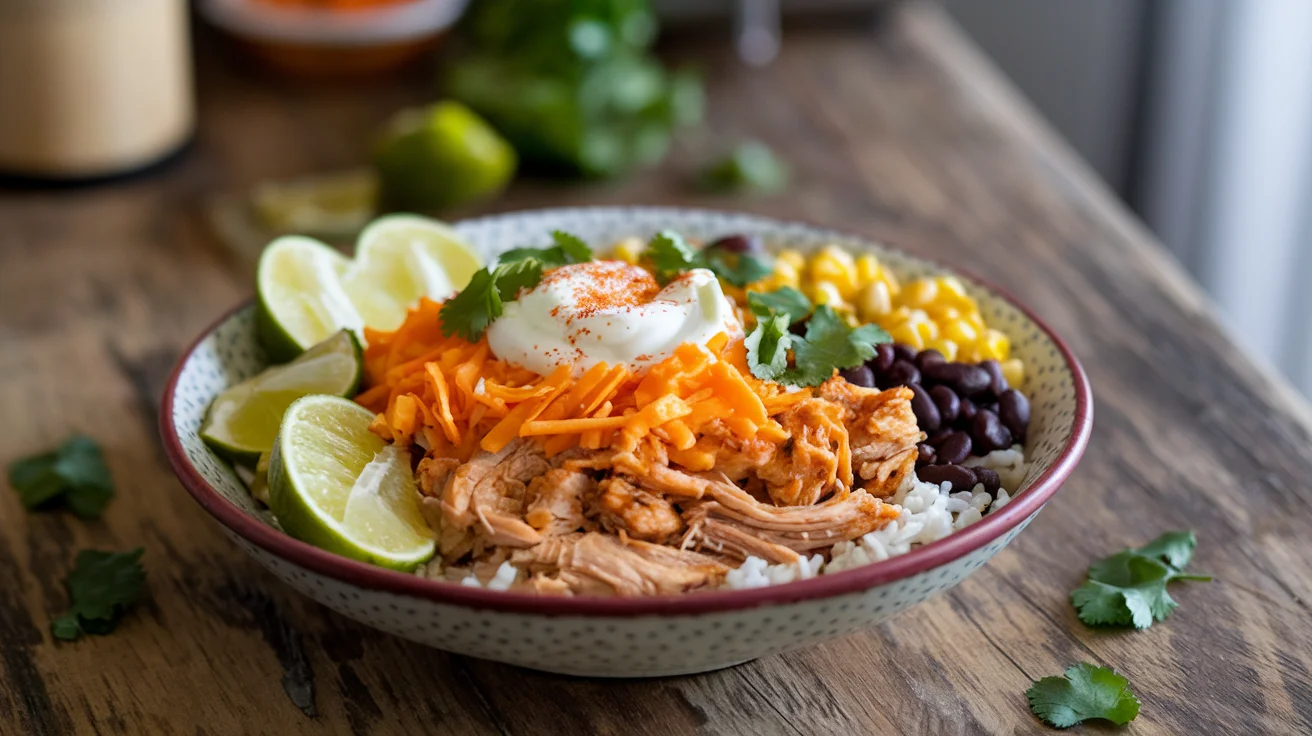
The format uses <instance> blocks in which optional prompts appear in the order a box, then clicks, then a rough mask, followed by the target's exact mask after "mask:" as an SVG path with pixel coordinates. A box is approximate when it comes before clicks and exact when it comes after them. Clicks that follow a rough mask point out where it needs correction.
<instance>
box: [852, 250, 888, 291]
mask: <svg viewBox="0 0 1312 736" xmlns="http://www.w3.org/2000/svg"><path fill="white" fill-rule="evenodd" d="M881 271H883V268H882V267H881V266H880V265H879V259H878V258H875V257H874V256H872V255H870V254H869V253H866V254H865V255H862V256H858V257H857V259H856V283H857V285H858V286H860V287H861V288H863V289H864V288H865V287H867V286H869V285H871V284H873V283H875V282H876V281H879V280H880V272H881Z"/></svg>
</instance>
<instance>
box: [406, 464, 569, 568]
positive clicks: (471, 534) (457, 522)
mask: <svg viewBox="0 0 1312 736" xmlns="http://www.w3.org/2000/svg"><path fill="white" fill-rule="evenodd" d="M550 467H551V466H550V463H548V462H547V458H546V456H545V455H544V454H543V453H542V450H541V449H539V448H538V446H537V444H536V443H534V442H530V441H526V440H516V441H515V442H512V443H510V444H509V445H507V446H506V447H505V448H504V449H503V450H501V452H496V453H490V452H479V453H477V454H476V455H474V456H473V457H472V458H470V460H469V462H467V463H465V464H464V465H461V466H460V467H459V468H457V469H456V471H455V472H454V473H451V474H450V476H449V477H448V478H447V481H446V485H445V487H444V488H443V490H442V523H441V526H440V527H439V529H438V548H439V550H440V551H441V553H442V556H443V557H445V558H446V559H447V560H454V559H458V558H460V557H462V556H464V555H465V554H466V553H468V552H469V551H471V550H472V549H473V548H474V546H475V544H476V543H480V542H481V543H482V544H483V545H484V546H495V545H506V546H510V547H532V546H533V545H535V544H537V543H538V542H540V541H542V535H541V534H540V533H538V531H537V530H536V529H534V528H533V527H531V526H529V525H528V523H527V522H525V521H524V519H523V512H524V497H525V494H526V491H527V486H526V485H525V484H526V483H528V482H529V481H530V480H532V479H533V478H536V477H538V476H539V475H542V474H543V473H545V472H546V471H547V470H548V469H549V468H550ZM425 495H430V494H429V493H425Z"/></svg>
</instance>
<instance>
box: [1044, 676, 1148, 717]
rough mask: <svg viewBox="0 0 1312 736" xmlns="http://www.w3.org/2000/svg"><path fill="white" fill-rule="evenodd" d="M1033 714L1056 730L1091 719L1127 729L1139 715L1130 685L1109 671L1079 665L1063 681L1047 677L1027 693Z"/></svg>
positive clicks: (1063, 677)
mask: <svg viewBox="0 0 1312 736" xmlns="http://www.w3.org/2000/svg"><path fill="white" fill-rule="evenodd" d="M1025 697H1027V698H1029V701H1030V710H1031V711H1033V712H1034V715H1036V716H1038V717H1039V719H1040V720H1042V721H1043V722H1044V723H1047V724H1048V725H1050V726H1055V727H1056V728H1069V727H1071V726H1074V725H1075V724H1077V723H1083V722H1084V721H1088V720H1092V719H1102V720H1107V721H1111V722H1112V723H1115V724H1117V725H1118V726H1124V725H1125V724H1127V723H1129V722H1130V721H1132V720H1134V718H1135V717H1136V716H1138V715H1139V699H1138V698H1137V697H1135V695H1134V692H1133V691H1131V690H1130V681H1129V680H1127V679H1125V678H1124V677H1123V676H1121V675H1119V674H1117V673H1116V672H1115V670H1113V669H1111V668H1110V667H1095V666H1093V665H1091V664H1077V665H1075V666H1074V667H1071V668H1070V669H1068V670H1066V674H1064V675H1063V676H1061V677H1045V678H1043V679H1042V680H1039V681H1038V682H1036V683H1034V685H1033V687H1031V688H1030V689H1029V690H1026V691H1025Z"/></svg>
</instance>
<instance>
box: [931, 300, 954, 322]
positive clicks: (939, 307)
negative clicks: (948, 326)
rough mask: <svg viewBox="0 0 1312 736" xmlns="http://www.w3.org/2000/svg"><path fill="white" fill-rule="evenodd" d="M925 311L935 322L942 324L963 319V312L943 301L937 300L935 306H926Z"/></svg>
mask: <svg viewBox="0 0 1312 736" xmlns="http://www.w3.org/2000/svg"><path fill="white" fill-rule="evenodd" d="M925 311H926V312H927V313H928V314H929V316H931V317H933V318H934V321H935V322H938V323H940V324H941V323H944V322H951V321H953V320H958V319H961V310H960V309H957V308H956V307H954V306H952V305H950V304H947V303H945V302H944V301H943V300H942V299H938V300H935V302H934V303H933V304H930V305H928V306H926V307H925Z"/></svg>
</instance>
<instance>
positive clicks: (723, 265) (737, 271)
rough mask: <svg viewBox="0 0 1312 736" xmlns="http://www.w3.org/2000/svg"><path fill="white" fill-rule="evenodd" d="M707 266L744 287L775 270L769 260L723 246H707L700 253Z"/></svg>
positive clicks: (739, 286)
mask: <svg viewBox="0 0 1312 736" xmlns="http://www.w3.org/2000/svg"><path fill="white" fill-rule="evenodd" d="M698 255H699V256H701V258H700V260H701V262H702V265H703V266H704V267H705V268H709V269H710V270H711V272H712V273H714V274H715V275H716V276H717V277H719V278H722V279H724V280H725V281H727V282H729V283H730V284H732V285H734V286H737V287H738V288H742V287H744V286H747V285H748V284H752V283H755V282H757V281H760V280H761V279H763V278H765V277H766V276H769V275H770V274H771V273H773V272H774V269H773V268H771V266H770V263H769V261H766V260H765V259H764V258H760V257H758V256H754V255H751V254H750V253H731V252H729V251H727V250H724V249H723V248H714V247H712V248H705V249H703V250H702V251H701V253H699V254H698Z"/></svg>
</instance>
